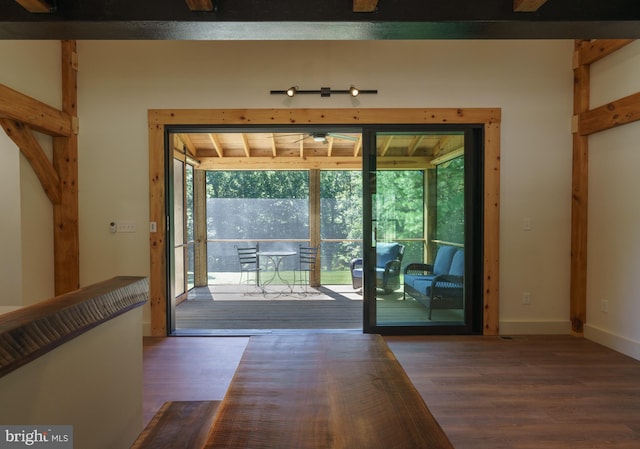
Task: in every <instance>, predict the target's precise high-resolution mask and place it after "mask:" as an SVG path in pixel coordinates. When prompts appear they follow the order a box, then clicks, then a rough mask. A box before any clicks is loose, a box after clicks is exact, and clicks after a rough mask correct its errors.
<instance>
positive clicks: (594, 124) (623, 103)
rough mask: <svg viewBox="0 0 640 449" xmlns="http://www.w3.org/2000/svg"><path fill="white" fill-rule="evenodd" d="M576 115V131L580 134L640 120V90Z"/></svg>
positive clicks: (592, 132)
mask: <svg viewBox="0 0 640 449" xmlns="http://www.w3.org/2000/svg"><path fill="white" fill-rule="evenodd" d="M578 117H579V119H578V132H579V133H580V135H582V136H588V135H590V134H594V133H597V132H600V131H604V130H607V129H611V128H615V127H616V126H620V125H626V124H627V123H632V122H635V121H637V120H640V92H637V93H635V94H632V95H629V96H627V97H624V98H621V99H619V100H616V101H612V102H611V103H607V104H605V105H602V106H600V107H597V108H595V109H591V110H587V111H584V112H582V113H580V115H579V116H578Z"/></svg>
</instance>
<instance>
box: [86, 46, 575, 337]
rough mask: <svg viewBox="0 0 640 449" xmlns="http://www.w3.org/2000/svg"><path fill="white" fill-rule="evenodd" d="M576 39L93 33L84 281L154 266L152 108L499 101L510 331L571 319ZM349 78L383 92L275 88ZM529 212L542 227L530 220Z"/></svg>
mask: <svg viewBox="0 0 640 449" xmlns="http://www.w3.org/2000/svg"><path fill="white" fill-rule="evenodd" d="M572 48H573V42H572V41H535V42H534V41H353V42H352V41H348V42H319V41H304V42H278V41H265V42H245V41H240V42H206V41H197V42H184V41H171V42H161V41H153V42H140V41H127V42H117V41H81V42H79V43H78V52H79V60H80V71H79V80H78V88H79V115H80V135H79V146H80V162H79V165H80V253H81V254H80V255H81V265H82V271H81V283H82V284H83V285H86V284H90V283H92V282H96V281H99V280H102V279H105V278H108V277H111V276H115V275H120V274H127V275H148V271H149V248H148V234H147V232H146V229H147V226H148V225H147V222H148V201H149V199H148V154H147V152H148V139H147V110H148V109H165V108H286V107H293V108H320V107H327V108H328V107H330V108H349V107H368V108H375V107H380V108H393V107H499V108H502V117H503V122H502V136H501V138H502V159H501V161H502V186H501V241H500V245H501V252H500V256H501V272H500V296H501V302H500V308H501V310H500V326H501V329H502V333H528V332H533V333H567V332H568V331H569V329H570V325H569V320H568V317H569V301H568V296H569V257H570V243H569V242H570V238H569V237H570V201H571V114H572V109H571V108H572V79H573V78H572V71H571V60H572ZM351 84H356V85H358V86H359V87H360V88H362V89H378V91H379V93H378V95H375V96H362V97H358V98H357V99H352V98H350V97H348V96H332V97H330V98H321V97H319V96H311V95H308V96H299V97H295V98H294V99H287V98H284V97H282V96H273V95H270V94H269V91H270V90H272V89H285V88H287V87H289V86H291V85H298V86H299V87H300V88H301V89H318V88H320V87H322V86H329V87H332V88H334V89H335V88H347V87H348V86H349V85H351ZM526 218H529V219H530V220H531V223H532V230H531V231H524V230H523V229H522V224H523V220H524V219H526ZM118 219H120V220H134V221H136V223H137V224H138V232H137V233H135V234H110V233H109V232H108V223H109V222H111V221H113V220H118ZM525 291H526V292H530V293H531V305H528V306H524V305H522V293H523V292H525ZM145 312H146V313H145V321H146V322H147V324H148V320H149V318H148V317H149V314H148V310H145Z"/></svg>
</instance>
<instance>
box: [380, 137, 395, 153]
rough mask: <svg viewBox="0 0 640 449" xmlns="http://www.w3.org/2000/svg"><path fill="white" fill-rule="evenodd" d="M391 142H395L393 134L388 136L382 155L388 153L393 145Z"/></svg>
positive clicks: (381, 151) (381, 150)
mask: <svg viewBox="0 0 640 449" xmlns="http://www.w3.org/2000/svg"><path fill="white" fill-rule="evenodd" d="M391 142H393V136H389V137H387V140H386V141H385V142H384V144H383V145H382V148H381V149H380V156H386V155H387V151H389V148H390V147H391Z"/></svg>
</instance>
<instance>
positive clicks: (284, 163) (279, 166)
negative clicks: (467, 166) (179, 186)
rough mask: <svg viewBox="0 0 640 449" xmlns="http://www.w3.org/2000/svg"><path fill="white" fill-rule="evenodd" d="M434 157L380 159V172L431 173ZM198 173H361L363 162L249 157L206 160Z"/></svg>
mask: <svg viewBox="0 0 640 449" xmlns="http://www.w3.org/2000/svg"><path fill="white" fill-rule="evenodd" d="M431 161H432V159H431V158H430V157H420V156H416V157H397V158H394V157H387V158H381V159H378V165H377V167H378V168H380V169H386V168H389V169H407V170H416V169H427V168H431ZM196 168H197V169H198V170H313V169H322V170H360V169H361V168H362V160H361V158H359V157H351V156H331V157H329V156H307V157H304V158H301V157H278V158H275V159H274V158H272V157H264V156H263V157H256V156H253V157H252V158H251V160H250V161H249V162H247V158H246V157H225V158H224V159H220V158H217V157H212V158H203V159H202V160H201V161H200V165H199V166H198V167H196Z"/></svg>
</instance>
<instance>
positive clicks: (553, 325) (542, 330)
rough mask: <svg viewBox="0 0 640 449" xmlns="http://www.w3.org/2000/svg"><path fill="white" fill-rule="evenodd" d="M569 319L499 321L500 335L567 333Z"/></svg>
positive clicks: (569, 324)
mask: <svg viewBox="0 0 640 449" xmlns="http://www.w3.org/2000/svg"><path fill="white" fill-rule="evenodd" d="M570 333H571V321H569V320H566V321H500V335H567V334H570Z"/></svg>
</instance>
